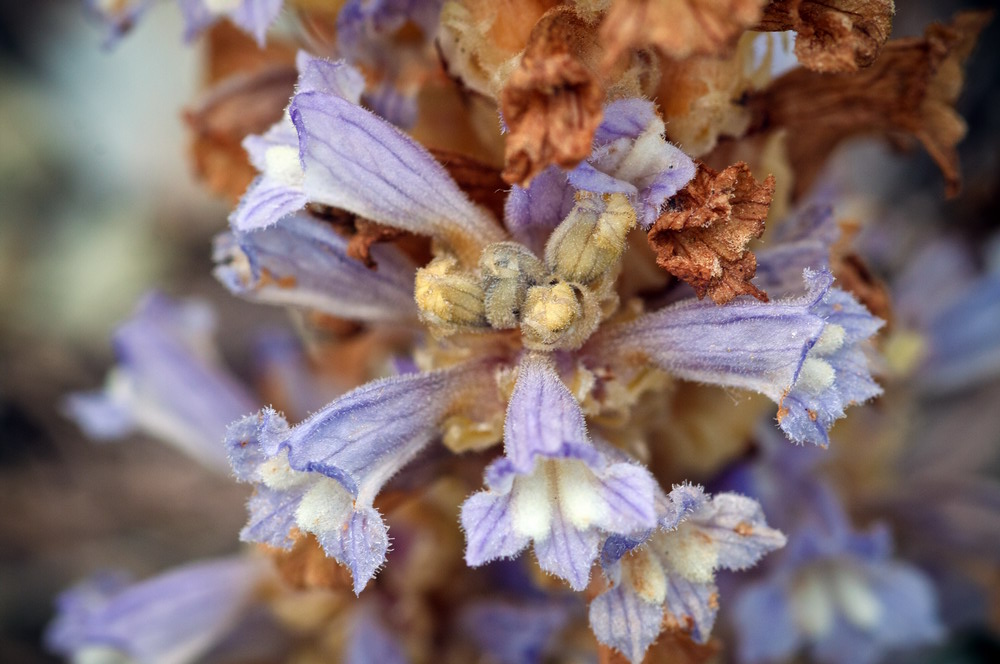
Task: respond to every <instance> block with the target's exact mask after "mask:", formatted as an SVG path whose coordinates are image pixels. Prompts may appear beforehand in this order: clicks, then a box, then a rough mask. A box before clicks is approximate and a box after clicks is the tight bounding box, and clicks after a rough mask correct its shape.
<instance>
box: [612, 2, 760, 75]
mask: <svg viewBox="0 0 1000 664" xmlns="http://www.w3.org/2000/svg"><path fill="white" fill-rule="evenodd" d="M766 4H767V2H766V1H765V0H615V1H614V2H613V3H612V5H611V8H610V9H609V10H608V13H607V16H606V17H605V19H604V22H603V23H602V24H601V42H602V44H603V45H604V48H605V54H604V60H603V63H604V67H605V68H606V69H607V68H610V67H611V65H613V64H614V63H615V62H616V61H617V60H618V58H619V57H621V55H622V54H624V53H626V52H627V51H628V50H630V49H636V48H647V47H652V48H654V49H656V50H657V51H658V52H659V53H660V54H661V55H663V56H665V57H668V58H674V59H678V60H681V59H684V58H688V57H691V56H693V55H722V54H725V53H727V52H728V51H731V50H732V48H733V46H734V45H735V44H736V40H737V39H738V38H739V36H740V35H741V34H742V33H743V31H744V30H746V29H748V28H750V27H751V26H753V25H754V23H756V22H757V21H758V20H759V19H760V18H761V15H762V11H763V8H764V5H766Z"/></svg>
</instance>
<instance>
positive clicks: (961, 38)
mask: <svg viewBox="0 0 1000 664" xmlns="http://www.w3.org/2000/svg"><path fill="white" fill-rule="evenodd" d="M990 17H991V12H963V13H960V14H958V15H957V16H956V17H955V18H954V20H953V21H952V22H951V23H950V24H948V25H941V24H938V23H935V24H933V25H931V26H930V27H928V28H927V30H926V32H925V34H924V36H923V37H922V38H916V37H914V38H908V39H898V40H893V41H890V42H889V43H888V44H886V46H885V48H883V49H882V55H881V56H880V57H879V58H878V60H876V61H875V63H874V64H873V65H872V66H871V67H868V68H867V69H862V70H860V71H857V72H853V73H846V74H818V73H816V72H811V71H808V70H804V69H797V70H794V71H792V72H789V73H788V74H785V75H784V76H782V77H781V78H779V79H777V80H776V81H774V82H773V83H772V84H771V85H770V86H769V87H768V88H767V89H766V90H764V91H762V92H760V93H757V94H755V95H753V96H752V97H751V98H750V99H749V100H748V103H749V106H750V108H751V110H752V112H753V113H754V115H755V120H754V123H755V128H754V130H757V131H759V130H770V129H782V128H784V129H786V130H787V132H788V140H787V146H788V156H789V160H790V161H791V164H792V167H793V169H794V171H795V174H796V176H797V177H796V182H795V194H796V196H798V195H801V194H802V193H804V192H805V191H806V190H808V188H809V186H810V185H811V184H812V182H813V180H814V179H815V177H816V175H817V174H818V173H819V171H820V169H821V168H822V167H823V165H824V163H825V162H826V159H827V157H828V156H829V155H830V153H831V152H832V151H833V150H834V148H836V147H837V146H838V145H839V144H840V143H841V141H843V140H845V139H847V138H851V137H854V136H859V135H865V134H888V135H890V136H894V137H896V136H899V137H906V136H911V137H913V138H916V139H917V140H919V141H920V143H921V144H923V146H924V148H925V149H926V150H927V151H928V152H929V153H930V155H931V157H932V158H933V159H934V161H935V162H936V163H937V165H938V166H939V167H940V168H941V171H942V172H943V174H944V177H945V182H946V184H947V193H948V195H949V196H954V195H956V194H957V193H958V191H959V189H960V188H961V179H960V176H959V164H958V153H957V151H956V150H955V145H956V144H957V143H958V141H959V140H961V139H962V137H963V136H964V135H965V122H964V121H963V120H962V118H961V116H959V115H958V113H957V112H956V111H955V108H954V105H955V100H956V99H957V98H958V95H959V93H960V92H961V89H962V83H963V69H962V67H963V65H964V63H965V60H966V59H967V58H968V56H969V54H970V53H971V51H972V48H973V46H974V45H975V43H976V40H977V38H978V36H979V32H980V31H981V30H982V28H983V27H984V26H985V25H986V23H987V22H988V21H989V19H990Z"/></svg>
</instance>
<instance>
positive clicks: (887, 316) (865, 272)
mask: <svg viewBox="0 0 1000 664" xmlns="http://www.w3.org/2000/svg"><path fill="white" fill-rule="evenodd" d="M832 263H833V264H832V265H831V267H832V269H833V276H834V277H836V279H837V284H838V285H839V286H840V287H841V288H842V289H844V290H845V291H847V292H848V293H850V294H851V295H853V296H854V297H856V298H857V299H858V301H859V302H860V303H861V304H863V305H865V308H866V309H868V311H870V312H872V314H873V315H875V316H878V317H879V318H881V319H882V320H884V321H886V322H887V323H889V324H891V323H892V299H891V297H890V296H889V287H888V286H886V284H885V282H884V281H882V280H881V279H879V278H878V277H877V276H875V275H874V274H872V271H871V270H870V269H868V265H867V264H866V263H865V262H864V260H862V258H861V257H860V256H858V255H857V254H853V253H851V254H845V255H843V256H834V257H833V261H832Z"/></svg>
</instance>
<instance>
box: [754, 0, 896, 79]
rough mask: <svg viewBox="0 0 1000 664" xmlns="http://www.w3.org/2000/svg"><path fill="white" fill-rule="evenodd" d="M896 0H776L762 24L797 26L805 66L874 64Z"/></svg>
mask: <svg viewBox="0 0 1000 664" xmlns="http://www.w3.org/2000/svg"><path fill="white" fill-rule="evenodd" d="M894 12H895V6H894V3H893V0H823V1H822V2H818V1H816V0H776V1H774V2H770V3H768V5H767V7H765V8H764V17H763V18H762V19H761V21H760V23H759V24H758V25H757V26H756V28H757V29H758V30H764V31H768V32H783V31H785V30H794V31H795V33H796V39H795V55H796V57H797V58H798V60H799V63H800V64H802V66H803V67H806V68H808V69H812V70H813V71H819V72H826V73H834V72H847V71H857V70H858V69H862V68H864V67H867V66H869V65H871V64H872V63H873V62H875V58H877V57H878V53H879V49H881V48H882V45H883V44H885V42H886V40H887V39H889V33H890V32H891V31H892V16H893V13H894Z"/></svg>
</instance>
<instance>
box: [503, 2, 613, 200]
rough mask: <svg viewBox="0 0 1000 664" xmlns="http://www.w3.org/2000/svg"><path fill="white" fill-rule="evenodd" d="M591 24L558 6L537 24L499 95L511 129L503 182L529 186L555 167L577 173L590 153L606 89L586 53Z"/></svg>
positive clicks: (505, 117)
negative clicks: (569, 169)
mask: <svg viewBox="0 0 1000 664" xmlns="http://www.w3.org/2000/svg"><path fill="white" fill-rule="evenodd" d="M589 27H590V25H589V24H588V23H587V21H586V20H585V19H583V18H582V17H580V16H579V15H578V14H577V13H576V12H574V11H573V10H572V9H570V8H566V7H556V8H554V9H552V10H550V11H549V12H547V13H546V14H545V15H544V16H542V18H541V19H540V20H539V21H538V23H537V24H536V25H535V27H534V29H533V30H532V31H531V35H530V36H529V38H528V45H527V47H526V48H525V51H524V56H523V57H522V58H521V62H520V64H519V65H518V67H517V68H516V69H515V70H514V71H513V72H512V73H511V75H510V78H509V79H508V80H507V84H506V86H505V87H504V89H503V92H502V93H501V96H500V101H501V112H502V114H503V118H504V122H505V123H506V124H507V127H508V128H509V135H508V137H507V148H506V162H507V163H506V167H505V168H504V172H503V177H504V180H505V181H507V182H509V183H511V184H519V185H521V186H527V184H528V182H529V181H530V180H531V178H533V177H534V176H535V175H538V173H540V172H541V171H543V170H545V169H546V168H548V167H549V166H551V165H552V164H556V165H558V166H561V167H563V168H573V167H574V166H576V165H577V164H578V163H580V161H581V160H583V159H584V158H585V157H587V156H588V155H589V154H590V150H591V143H592V142H593V140H594V132H595V131H596V130H597V127H598V125H600V124H601V118H602V117H603V113H602V104H603V101H604V90H603V88H602V87H601V84H600V81H599V80H598V78H597V76H596V75H595V74H594V72H593V71H591V69H590V68H589V67H588V66H587V64H586V62H585V60H584V57H583V54H582V52H583V51H584V49H585V42H586V40H587V38H588V35H589V34H590V31H589V30H588V28H589Z"/></svg>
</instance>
